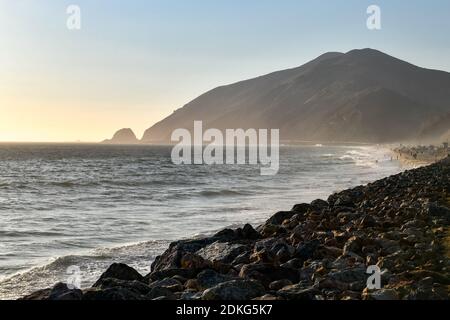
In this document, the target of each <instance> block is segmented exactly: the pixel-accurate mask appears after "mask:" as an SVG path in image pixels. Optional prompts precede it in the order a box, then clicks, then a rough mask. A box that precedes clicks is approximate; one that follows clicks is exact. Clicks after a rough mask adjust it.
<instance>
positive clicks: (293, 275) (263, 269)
mask: <svg viewBox="0 0 450 320" xmlns="http://www.w3.org/2000/svg"><path fill="white" fill-rule="evenodd" d="M239 276H240V277H241V278H248V279H255V280H258V281H259V282H261V283H262V284H263V285H264V286H265V287H267V288H268V287H269V285H270V283H272V282H274V281H277V280H283V279H287V280H289V281H291V282H292V283H296V282H298V281H299V280H300V274H299V272H298V270H295V269H291V268H285V267H279V266H273V265H270V264H267V263H257V264H247V265H244V266H243V267H242V268H241V271H240V273H239Z"/></svg>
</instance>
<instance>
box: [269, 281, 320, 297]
mask: <svg viewBox="0 0 450 320" xmlns="http://www.w3.org/2000/svg"><path fill="white" fill-rule="evenodd" d="M318 294H320V291H319V290H318V289H316V288H312V287H310V288H305V287H303V286H302V285H299V284H295V285H291V286H287V287H284V288H283V289H281V290H278V291H277V295H279V296H280V297H282V298H284V299H287V300H316V295H318Z"/></svg>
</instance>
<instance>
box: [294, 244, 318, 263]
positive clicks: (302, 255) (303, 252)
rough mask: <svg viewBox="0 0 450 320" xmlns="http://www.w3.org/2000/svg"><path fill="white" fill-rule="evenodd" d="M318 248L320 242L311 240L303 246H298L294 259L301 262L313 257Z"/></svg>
mask: <svg viewBox="0 0 450 320" xmlns="http://www.w3.org/2000/svg"><path fill="white" fill-rule="evenodd" d="M319 246H320V241H318V240H312V241H308V242H306V243H303V244H299V245H298V246H297V249H296V250H295V257H296V258H299V259H301V260H303V261H305V260H308V259H311V258H313V257H314V253H315V252H316V250H317V249H318V248H319Z"/></svg>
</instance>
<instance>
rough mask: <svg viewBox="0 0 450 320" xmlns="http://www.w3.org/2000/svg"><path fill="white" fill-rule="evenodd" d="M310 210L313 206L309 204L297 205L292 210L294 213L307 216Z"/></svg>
mask: <svg viewBox="0 0 450 320" xmlns="http://www.w3.org/2000/svg"><path fill="white" fill-rule="evenodd" d="M310 209H311V205H310V204H308V203H300V204H296V205H295V206H294V207H293V208H292V211H294V212H295V213H300V214H305V213H307V212H308V211H309V210H310Z"/></svg>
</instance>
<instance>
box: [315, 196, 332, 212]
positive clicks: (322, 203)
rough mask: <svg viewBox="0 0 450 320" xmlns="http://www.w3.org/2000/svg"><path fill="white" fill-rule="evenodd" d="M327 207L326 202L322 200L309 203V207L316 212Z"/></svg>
mask: <svg viewBox="0 0 450 320" xmlns="http://www.w3.org/2000/svg"><path fill="white" fill-rule="evenodd" d="M328 206H329V204H328V202H327V201H325V200H322V199H317V200H314V201H313V202H311V207H312V208H313V209H314V210H316V211H322V210H324V209H327V208H328Z"/></svg>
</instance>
